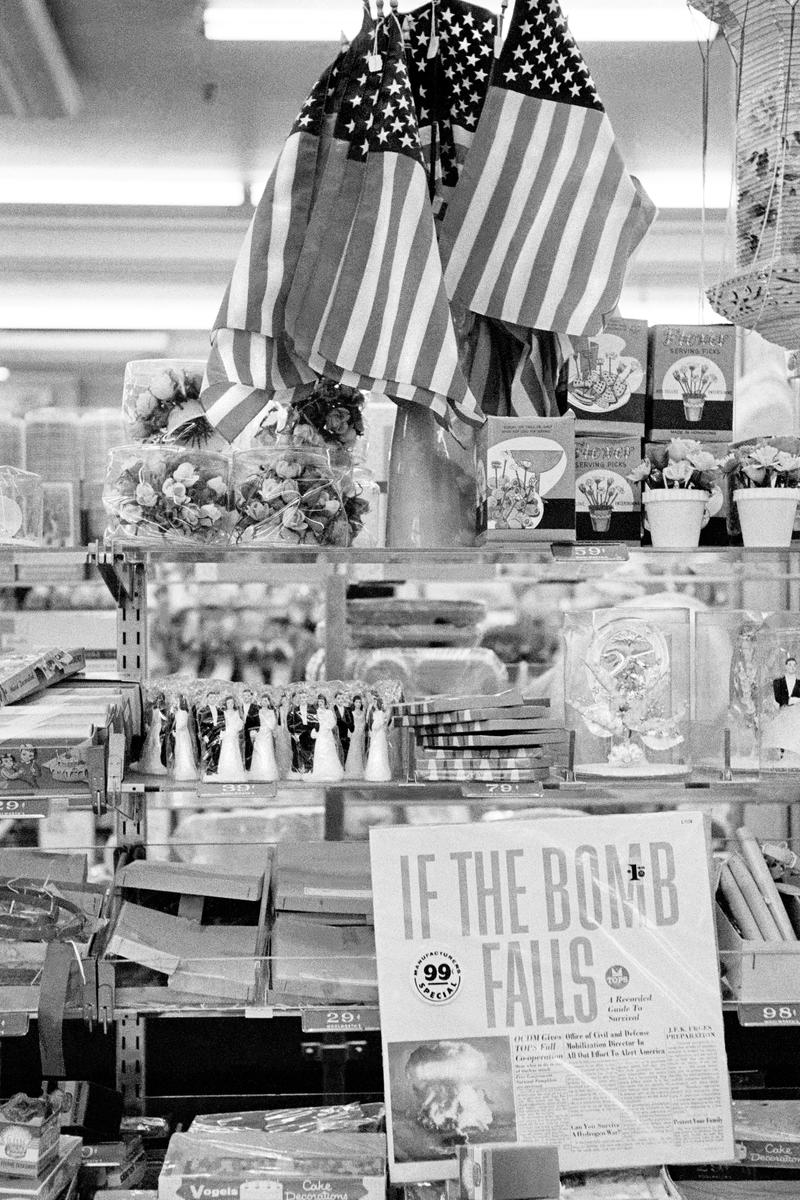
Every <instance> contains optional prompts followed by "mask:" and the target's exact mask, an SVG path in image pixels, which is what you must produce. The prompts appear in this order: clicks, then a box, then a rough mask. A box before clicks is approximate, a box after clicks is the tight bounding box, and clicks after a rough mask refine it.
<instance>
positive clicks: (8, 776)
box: [0, 705, 107, 796]
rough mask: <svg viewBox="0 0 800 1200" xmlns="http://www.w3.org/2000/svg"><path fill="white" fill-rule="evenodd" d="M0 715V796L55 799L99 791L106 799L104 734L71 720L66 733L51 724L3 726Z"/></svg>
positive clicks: (16, 708) (15, 709) (15, 708)
mask: <svg viewBox="0 0 800 1200" xmlns="http://www.w3.org/2000/svg"><path fill="white" fill-rule="evenodd" d="M20 707H21V706H17V705H14V706H13V707H12V708H10V709H3V710H0V794H2V795H5V796H11V795H15V796H16V795H31V796H35V795H37V794H39V795H58V794H60V793H62V794H63V793H68V794H75V793H84V792H85V793H87V794H89V795H92V794H94V793H95V792H99V793H100V794H101V795H105V787H106V778H105V772H106V756H107V745H106V743H105V738H104V737H103V732H102V731H101V730H97V729H95V728H94V726H93V723H92V722H91V721H90V720H89V721H86V720H79V721H77V722H75V721H73V722H72V723H71V724H70V726H69V728H68V729H67V730H65V727H64V726H63V725H59V723H58V722H56V721H54V720H50V721H47V720H46V719H42V720H41V721H40V722H39V723H38V724H37V725H35V726H33V727H32V726H31V725H30V723H29V722H27V721H25V720H21V721H20V722H19V723H17V722H15V721H4V720H3V719H2V717H3V715H4V714H5V713H15V712H19V709H20Z"/></svg>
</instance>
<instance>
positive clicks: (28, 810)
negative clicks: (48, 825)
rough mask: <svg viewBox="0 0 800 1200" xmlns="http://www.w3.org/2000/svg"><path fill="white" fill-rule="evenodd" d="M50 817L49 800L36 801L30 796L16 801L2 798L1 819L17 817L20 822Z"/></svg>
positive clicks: (21, 797)
mask: <svg viewBox="0 0 800 1200" xmlns="http://www.w3.org/2000/svg"><path fill="white" fill-rule="evenodd" d="M49 816H50V801H49V800H34V799H32V798H31V797H29V796H20V797H19V799H17V800H14V799H12V798H11V797H5V796H4V797H2V798H0V819H2V820H7V819H8V818H9V817H17V818H19V819H20V820H23V819H24V820H26V821H31V820H34V821H36V820H39V819H41V818H42V817H49Z"/></svg>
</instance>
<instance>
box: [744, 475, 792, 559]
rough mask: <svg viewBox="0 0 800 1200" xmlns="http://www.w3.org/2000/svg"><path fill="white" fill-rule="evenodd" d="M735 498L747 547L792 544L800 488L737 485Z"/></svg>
mask: <svg viewBox="0 0 800 1200" xmlns="http://www.w3.org/2000/svg"><path fill="white" fill-rule="evenodd" d="M733 498H734V500H735V501H736V507H737V509H738V510H739V525H740V526H741V530H742V540H743V541H744V544H745V546H779V547H780V546H788V545H789V544H790V542H791V540H792V530H793V528H794V519H795V516H796V514H797V505H798V503H800V488H760V487H752V488H736V490H735V491H734V493H733Z"/></svg>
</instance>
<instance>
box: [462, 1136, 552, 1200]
mask: <svg viewBox="0 0 800 1200" xmlns="http://www.w3.org/2000/svg"><path fill="white" fill-rule="evenodd" d="M458 1178H459V1180H460V1184H461V1186H460V1200H552V1198H555V1200H558V1198H559V1197H560V1195H561V1181H560V1177H559V1171H558V1150H557V1148H556V1147H555V1146H525V1145H519V1144H516V1145H512V1144H510V1143H509V1144H507V1145H504V1144H503V1143H497V1144H494V1145H492V1144H487V1143H482V1142H473V1143H472V1144H468V1145H466V1146H459V1147H458Z"/></svg>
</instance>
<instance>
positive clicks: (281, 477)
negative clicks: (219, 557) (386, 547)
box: [233, 446, 366, 546]
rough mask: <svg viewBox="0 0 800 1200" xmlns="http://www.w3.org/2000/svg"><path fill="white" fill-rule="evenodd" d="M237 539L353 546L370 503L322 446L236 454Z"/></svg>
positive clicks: (248, 451)
mask: <svg viewBox="0 0 800 1200" xmlns="http://www.w3.org/2000/svg"><path fill="white" fill-rule="evenodd" d="M233 506H234V510H235V525H234V528H233V540H234V541H235V542H273V543H275V542H277V543H282V544H284V545H289V546H298V545H303V546H349V545H350V544H351V542H352V540H353V538H354V537H355V536H356V535H357V533H358V531H359V530H360V528H361V522H362V520H363V512H364V510H365V509H366V504H365V503H364V502H363V501H362V500H361V499H360V497H359V495H358V492H357V487H356V485H355V483H354V481H353V479H352V477H351V475H350V473H349V472H346V471H345V472H343V471H341V470H337V469H336V468H335V467H332V466H331V463H330V461H329V458H328V455H327V454H326V453H325V452H324V451H321V450H319V449H317V450H311V449H306V448H302V447H298V448H295V447H289V446H286V447H277V446H275V447H272V448H266V447H265V448H264V449H263V450H246V451H242V452H240V453H237V454H234V456H233Z"/></svg>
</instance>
